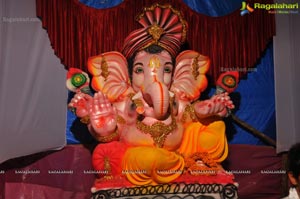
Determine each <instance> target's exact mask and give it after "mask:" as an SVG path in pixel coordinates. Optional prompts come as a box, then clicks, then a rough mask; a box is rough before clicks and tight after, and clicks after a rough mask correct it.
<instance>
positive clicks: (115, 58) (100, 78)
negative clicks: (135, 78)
mask: <svg viewBox="0 0 300 199" xmlns="http://www.w3.org/2000/svg"><path fill="white" fill-rule="evenodd" d="M88 70H89V72H90V73H91V74H92V75H93V77H92V88H93V89H94V90H96V91H102V92H103V93H104V94H106V95H107V97H108V99H109V100H110V101H111V102H115V101H119V100H121V99H122V98H123V97H125V96H126V95H127V94H129V92H131V91H132V89H131V84H130V79H129V76H128V70H127V61H126V58H125V57H124V56H123V55H122V54H121V53H119V52H116V51H112V52H107V53H103V54H101V55H98V56H94V57H90V58H89V59H88Z"/></svg>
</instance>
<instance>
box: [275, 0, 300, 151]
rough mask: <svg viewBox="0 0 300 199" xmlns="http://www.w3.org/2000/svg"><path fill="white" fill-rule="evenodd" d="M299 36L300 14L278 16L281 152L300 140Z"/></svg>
mask: <svg viewBox="0 0 300 199" xmlns="http://www.w3.org/2000/svg"><path fill="white" fill-rule="evenodd" d="M279 3H282V2H281V1H280V2H279ZM286 3H288V2H286ZM290 3H293V2H292V1H290ZM294 3H295V2H294ZM298 12H299V10H298ZM299 35H300V14H299V13H298V14H277V15H276V37H274V69H275V96H276V128H277V152H278V153H279V152H283V151H287V150H288V149H289V148H290V147H291V145H293V144H294V143H296V142H300V117H299V114H300V80H299V75H300V37H299Z"/></svg>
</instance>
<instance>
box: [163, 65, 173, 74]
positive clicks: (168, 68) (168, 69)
mask: <svg viewBox="0 0 300 199" xmlns="http://www.w3.org/2000/svg"><path fill="white" fill-rule="evenodd" d="M164 73H172V67H170V66H165V68H164Z"/></svg>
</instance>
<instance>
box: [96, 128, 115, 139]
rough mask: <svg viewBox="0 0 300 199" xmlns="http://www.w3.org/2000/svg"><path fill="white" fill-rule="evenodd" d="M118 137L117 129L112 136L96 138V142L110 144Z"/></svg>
mask: <svg viewBox="0 0 300 199" xmlns="http://www.w3.org/2000/svg"><path fill="white" fill-rule="evenodd" d="M118 136H119V132H118V129H116V130H115V131H114V132H113V133H112V134H109V135H106V136H98V137H97V138H98V140H99V141H100V142H111V141H113V140H116V138H117V137H118Z"/></svg>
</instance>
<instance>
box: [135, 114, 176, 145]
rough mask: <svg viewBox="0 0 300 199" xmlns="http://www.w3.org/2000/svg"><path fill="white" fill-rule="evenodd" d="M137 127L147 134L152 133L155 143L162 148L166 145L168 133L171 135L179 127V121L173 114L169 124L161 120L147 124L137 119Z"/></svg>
mask: <svg viewBox="0 0 300 199" xmlns="http://www.w3.org/2000/svg"><path fill="white" fill-rule="evenodd" d="M136 128H137V129H138V130H140V131H141V132H143V133H145V134H150V135H151V137H152V139H153V141H154V143H155V145H156V146H157V147H159V148H162V147H163V146H164V142H165V140H166V138H167V135H169V134H170V133H171V132H172V131H174V130H175V129H176V128H177V123H176V120H175V118H174V117H173V116H172V122H171V124H168V125H166V124H164V123H163V122H159V121H158V122H155V123H154V124H152V125H147V124H144V123H143V122H142V121H140V120H138V119H137V120H136Z"/></svg>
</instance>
